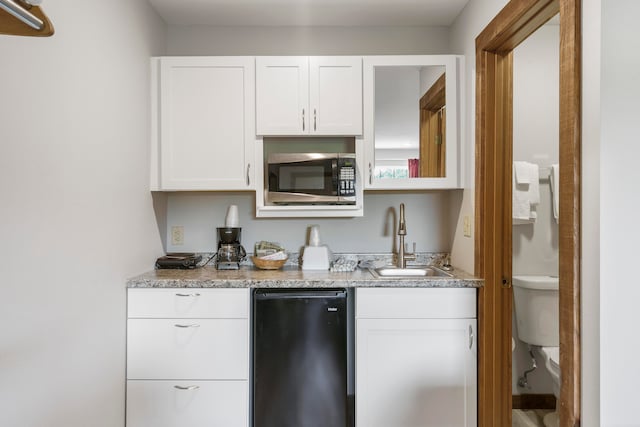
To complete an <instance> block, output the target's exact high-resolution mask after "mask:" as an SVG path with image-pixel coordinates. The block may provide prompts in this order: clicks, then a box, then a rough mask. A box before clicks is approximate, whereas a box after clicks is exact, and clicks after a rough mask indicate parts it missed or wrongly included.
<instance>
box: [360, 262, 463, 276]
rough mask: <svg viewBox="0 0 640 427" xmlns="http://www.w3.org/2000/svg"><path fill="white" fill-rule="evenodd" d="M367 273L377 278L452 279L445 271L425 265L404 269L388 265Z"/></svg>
mask: <svg viewBox="0 0 640 427" xmlns="http://www.w3.org/2000/svg"><path fill="white" fill-rule="evenodd" d="M369 271H371V273H372V274H373V275H374V276H376V277H378V278H381V277H383V278H387V277H392V278H403V277H405V278H410V277H453V275H451V274H449V273H447V272H446V271H442V270H440V269H439V268H436V267H431V266H426V265H408V266H407V267H406V268H398V267H395V266H392V265H388V266H386V267H379V268H370V269H369Z"/></svg>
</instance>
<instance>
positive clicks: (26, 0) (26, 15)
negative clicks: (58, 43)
mask: <svg viewBox="0 0 640 427" xmlns="http://www.w3.org/2000/svg"><path fill="white" fill-rule="evenodd" d="M40 3H41V0H0V34H6V35H13V36H31V37H48V36H51V35H53V32H54V30H53V24H51V21H50V20H49V18H48V17H47V15H46V14H45V13H44V11H43V10H42V9H41V8H40V6H39V4H40Z"/></svg>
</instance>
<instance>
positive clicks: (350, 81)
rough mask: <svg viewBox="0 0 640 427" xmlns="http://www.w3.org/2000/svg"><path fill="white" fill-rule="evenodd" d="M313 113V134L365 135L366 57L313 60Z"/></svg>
mask: <svg viewBox="0 0 640 427" xmlns="http://www.w3.org/2000/svg"><path fill="white" fill-rule="evenodd" d="M309 100H310V102H309V112H310V120H311V121H310V128H311V133H312V134H317V135H361V134H362V58H361V57H350V56H338V57H333V56H325V57H319V56H318V57H311V58H310V59H309Z"/></svg>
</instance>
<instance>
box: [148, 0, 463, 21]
mask: <svg viewBox="0 0 640 427" xmlns="http://www.w3.org/2000/svg"><path fill="white" fill-rule="evenodd" d="M148 1H149V3H151V5H152V6H153V7H154V8H155V9H156V10H157V11H158V13H159V14H160V16H162V17H163V18H164V20H165V21H166V22H167V23H168V24H169V25H216V26H217V25H220V26H245V25H246V26H449V25H451V24H452V23H453V21H454V20H455V18H456V17H457V16H458V14H459V13H460V12H461V11H462V9H463V8H464V6H465V5H466V4H467V3H468V2H469V1H470V0H148Z"/></svg>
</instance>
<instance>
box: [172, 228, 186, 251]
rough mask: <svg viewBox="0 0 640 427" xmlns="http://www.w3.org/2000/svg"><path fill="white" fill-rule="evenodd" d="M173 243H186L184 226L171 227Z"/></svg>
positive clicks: (177, 244)
mask: <svg viewBox="0 0 640 427" xmlns="http://www.w3.org/2000/svg"><path fill="white" fill-rule="evenodd" d="M171 244H172V245H176V246H180V245H184V227H183V226H181V225H174V226H173V227H171Z"/></svg>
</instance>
